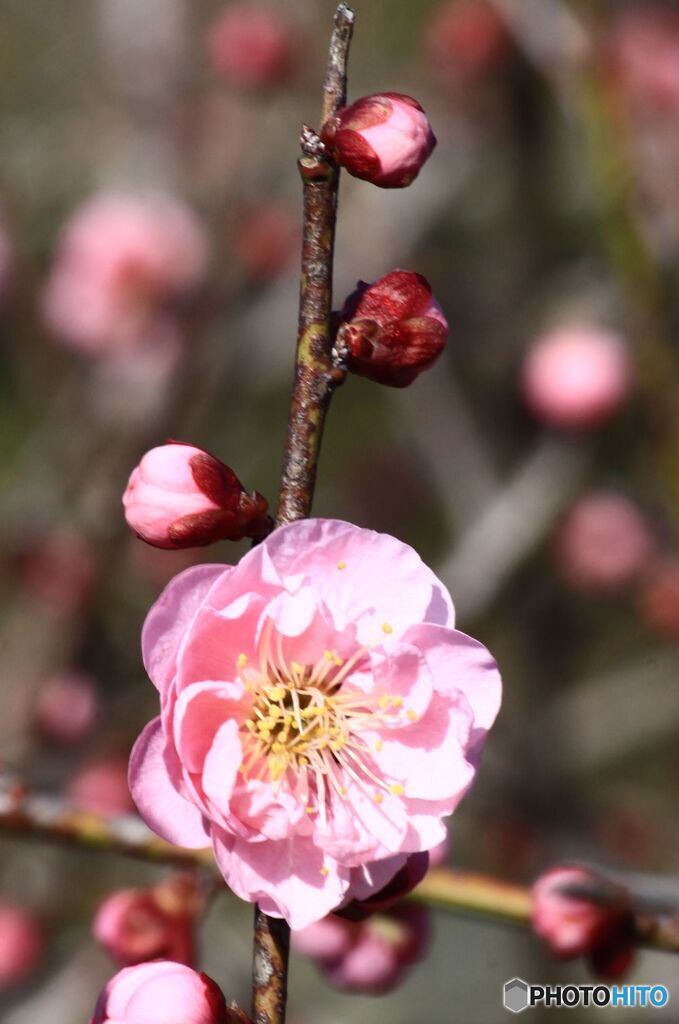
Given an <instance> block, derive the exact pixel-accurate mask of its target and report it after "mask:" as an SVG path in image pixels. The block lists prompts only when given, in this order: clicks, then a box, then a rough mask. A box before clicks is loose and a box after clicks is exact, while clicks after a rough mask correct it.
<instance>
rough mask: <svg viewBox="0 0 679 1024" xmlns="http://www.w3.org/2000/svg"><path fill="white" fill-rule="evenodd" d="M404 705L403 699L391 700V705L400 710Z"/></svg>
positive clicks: (394, 698)
mask: <svg viewBox="0 0 679 1024" xmlns="http://www.w3.org/2000/svg"><path fill="white" fill-rule="evenodd" d="M402 704H403V697H392V698H391V705H392V707H394V708H400V707H401V705H402Z"/></svg>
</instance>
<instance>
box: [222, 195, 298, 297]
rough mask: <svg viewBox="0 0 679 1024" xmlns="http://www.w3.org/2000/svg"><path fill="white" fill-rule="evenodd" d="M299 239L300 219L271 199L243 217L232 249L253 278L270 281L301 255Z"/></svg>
mask: <svg viewBox="0 0 679 1024" xmlns="http://www.w3.org/2000/svg"><path fill="white" fill-rule="evenodd" d="M299 242H300V232H299V226H298V223H297V220H296V218H295V217H294V216H293V215H292V213H291V212H290V210H289V209H288V207H287V206H284V205H283V204H282V203H274V202H271V203H263V204H261V205H260V206H258V207H257V208H256V209H253V210H251V211H249V212H248V213H247V214H246V215H245V216H243V217H242V218H240V221H239V224H238V228H237V231H236V234H235V236H234V238H233V240H232V243H231V248H232V251H233V255H234V258H235V259H236V260H237V261H238V262H239V263H240V265H241V266H242V267H243V269H244V270H245V272H246V274H248V276H249V277H251V278H253V279H254V280H255V281H270V280H271V279H273V278H275V277H277V276H278V275H279V274H280V273H281V272H282V271H284V270H285V269H286V268H287V267H288V266H289V265H290V263H291V261H292V260H293V259H294V258H295V257H296V256H297V254H298V251H299Z"/></svg>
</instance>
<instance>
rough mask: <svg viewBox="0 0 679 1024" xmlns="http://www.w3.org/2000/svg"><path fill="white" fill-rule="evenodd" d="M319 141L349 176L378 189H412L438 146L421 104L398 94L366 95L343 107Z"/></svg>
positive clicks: (324, 129) (326, 126)
mask: <svg viewBox="0 0 679 1024" xmlns="http://www.w3.org/2000/svg"><path fill="white" fill-rule="evenodd" d="M321 138H322V140H323V142H324V143H325V145H326V146H327V148H328V150H329V152H330V153H331V155H332V157H333V159H334V160H335V161H336V162H337V163H338V164H339V165H340V166H341V167H345V168H346V169H347V171H348V172H349V174H353V176H354V177H355V178H363V180H364V181H370V182H372V183H373V185H379V187H380V188H403V187H404V186H405V185H409V184H410V183H411V181H413V180H414V179H415V178H416V177H417V175H418V174H419V172H420V168H421V167H422V165H423V164H424V163H425V162H426V160H427V159H428V158H429V156H430V154H431V152H432V150H433V149H434V146H435V145H436V136H435V135H434V133H433V131H432V130H431V125H430V124H429V119H428V118H427V115H426V114H425V112H424V110H423V109H422V107H421V106H420V104H419V103H418V102H417V100H414V99H412V97H410V96H404V95H402V94H401V93H398V92H382V93H376V94H375V95H374V96H364V97H363V98H362V99H360V100H356V102H355V103H352V104H351V106H349V107H343V108H342V109H341V110H340V111H338V113H337V114H336V115H335V116H334V117H332V118H331V119H330V120H329V121H328V122H327V123H326V124H325V125H324V126H323V130H322V132H321Z"/></svg>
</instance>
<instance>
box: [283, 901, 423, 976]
mask: <svg viewBox="0 0 679 1024" xmlns="http://www.w3.org/2000/svg"><path fill="white" fill-rule="evenodd" d="M429 933H430V920H429V913H428V911H427V910H426V908H424V907H416V906H403V907H398V908H397V909H394V910H391V911H389V913H387V914H380V915H377V916H375V917H371V918H370V919H369V920H366V921H361V922H353V921H347V920H345V919H343V918H341V917H337V916H336V915H334V914H330V915H329V916H328V917H326V918H324V919H323V920H322V921H316V922H315V923H314V924H312V925H309V926H308V927H307V928H304V929H302V930H301V931H298V932H293V934H292V941H293V947H294V948H295V949H296V951H297V952H298V953H301V954H302V955H304V956H308V957H309V958H310V959H312V960H314V961H315V962H316V963H317V964H318V966H319V968H320V970H321V971H322V972H323V974H324V975H325V977H326V978H327V979H328V981H329V982H330V984H331V985H334V986H335V988H339V989H342V990H343V991H346V992H358V993H362V994H363V995H383V994H384V993H385V992H389V991H391V989H393V988H395V987H396V986H397V985H398V984H399V982H400V981H401V980H402V979H403V977H404V975H405V972H406V970H407V968H408V967H410V966H412V965H413V964H414V963H416V962H417V961H419V960H421V959H422V957H423V956H424V954H425V952H426V950H427V946H428V943H429Z"/></svg>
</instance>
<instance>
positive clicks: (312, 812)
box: [304, 807, 316, 814]
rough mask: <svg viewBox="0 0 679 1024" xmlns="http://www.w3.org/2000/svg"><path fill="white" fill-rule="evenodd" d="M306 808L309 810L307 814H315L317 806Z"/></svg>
mask: <svg viewBox="0 0 679 1024" xmlns="http://www.w3.org/2000/svg"><path fill="white" fill-rule="evenodd" d="M304 809H305V811H306V812H307V814H315V813H316V808H315V807H305V808H304Z"/></svg>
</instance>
